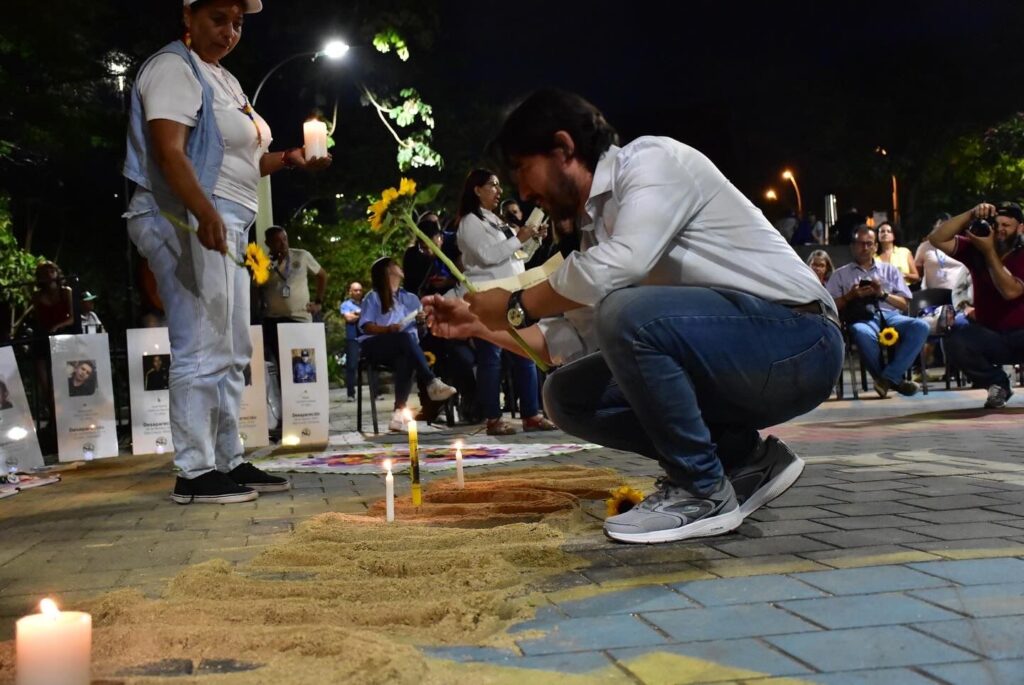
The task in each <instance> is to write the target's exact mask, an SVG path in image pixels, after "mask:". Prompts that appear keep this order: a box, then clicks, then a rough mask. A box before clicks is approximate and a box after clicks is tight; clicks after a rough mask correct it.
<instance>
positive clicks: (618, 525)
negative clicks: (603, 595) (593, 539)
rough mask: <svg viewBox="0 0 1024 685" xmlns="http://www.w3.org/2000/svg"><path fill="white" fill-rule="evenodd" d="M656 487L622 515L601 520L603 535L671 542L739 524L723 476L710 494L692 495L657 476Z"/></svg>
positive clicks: (724, 530)
mask: <svg viewBox="0 0 1024 685" xmlns="http://www.w3.org/2000/svg"><path fill="white" fill-rule="evenodd" d="M656 487H657V489H656V490H655V491H654V492H653V493H651V494H650V495H648V496H647V497H646V498H644V501H643V502H641V503H640V504H638V505H636V506H635V507H633V508H632V509H630V510H629V511H627V512H625V513H624V514H618V515H617V516H612V517H609V518H608V519H606V520H605V522H604V532H605V535H607V536H608V537H610V538H611V539H613V540H619V541H621V542H639V543H646V544H650V543H654V542H673V541H676V540H686V539H687V538H700V537H707V536H710V535H721V534H722V533H728V532H729V531H730V530H733V529H735V528H738V527H739V525H740V524H741V523H743V516H742V515H741V514H740V508H739V505H738V504H737V503H736V494H735V493H734V492H733V490H732V485H730V484H729V480H728V479H727V478H723V479H722V482H721V484H720V485H719V486H718V489H717V490H715V492H713V493H711V494H710V495H706V496H705V495H695V494H693V493H691V492H690V491H689V490H687V489H686V488H683V487H680V486H678V485H675V484H673V483H671V482H669V480H668V479H667V478H661V479H659V480H658V483H657V485H656Z"/></svg>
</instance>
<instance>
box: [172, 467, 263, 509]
mask: <svg viewBox="0 0 1024 685" xmlns="http://www.w3.org/2000/svg"><path fill="white" fill-rule="evenodd" d="M259 496H260V494H259V493H258V492H256V491H255V490H253V489H252V488H247V487H243V486H241V485H239V484H238V483H236V482H235V481H233V480H231V479H230V478H228V476H227V474H226V473H221V472H220V471H210V472H209V473H204V474H203V475H201V476H197V477H195V478H182V477H180V476H179V477H178V480H177V481H176V482H175V483H174V492H172V493H171V499H172V500H173V501H175V502H177V503H178V504H192V503H195V504H235V503H237V502H251V501H252V500H254V499H256V498H257V497H259Z"/></svg>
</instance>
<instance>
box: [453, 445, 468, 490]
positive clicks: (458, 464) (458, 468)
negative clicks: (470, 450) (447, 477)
mask: <svg viewBox="0 0 1024 685" xmlns="http://www.w3.org/2000/svg"><path fill="white" fill-rule="evenodd" d="M455 484H456V485H457V486H458V488H459V490H461V489H462V488H464V487H466V477H465V476H464V475H463V473H462V441H461V440H458V441H456V442H455Z"/></svg>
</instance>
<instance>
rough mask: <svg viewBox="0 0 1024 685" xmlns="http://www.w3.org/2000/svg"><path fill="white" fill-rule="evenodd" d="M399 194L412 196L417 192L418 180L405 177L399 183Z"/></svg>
mask: <svg viewBox="0 0 1024 685" xmlns="http://www.w3.org/2000/svg"><path fill="white" fill-rule="evenodd" d="M398 194H399V195H401V196H410V195H415V194H416V181H414V180H412V179H411V178H403V179H402V180H401V181H400V182H399V183H398Z"/></svg>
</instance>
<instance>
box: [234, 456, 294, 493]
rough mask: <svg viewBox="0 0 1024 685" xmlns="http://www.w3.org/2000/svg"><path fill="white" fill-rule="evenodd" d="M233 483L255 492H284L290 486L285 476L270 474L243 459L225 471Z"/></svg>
mask: <svg viewBox="0 0 1024 685" xmlns="http://www.w3.org/2000/svg"><path fill="white" fill-rule="evenodd" d="M227 476H228V478H230V479H231V480H232V481H234V482H235V483H238V484H239V485H241V486H244V487H247V488H252V489H253V490H255V491H257V492H284V491H285V490H288V489H290V488H291V487H292V485H291V483H289V482H288V479H287V478H281V477H280V476H272V475H270V474H269V473H266V472H264V471H260V470H259V469H258V468H256V467H255V466H253V465H252V464H251V463H249V462H247V461H245V462H242V463H241V464H239V465H238V466H236V467H235V468H233V469H231V470H230V471H228V473H227Z"/></svg>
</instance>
